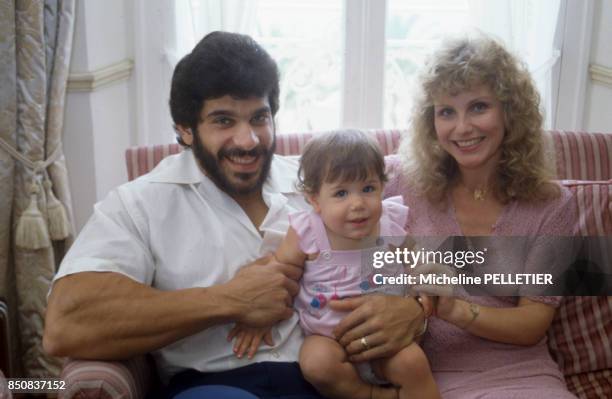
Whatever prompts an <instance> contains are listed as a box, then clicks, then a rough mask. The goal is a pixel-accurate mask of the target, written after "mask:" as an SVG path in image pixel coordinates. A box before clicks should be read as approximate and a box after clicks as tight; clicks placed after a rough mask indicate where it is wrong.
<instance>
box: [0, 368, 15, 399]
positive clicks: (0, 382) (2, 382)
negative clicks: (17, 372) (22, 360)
mask: <svg viewBox="0 0 612 399" xmlns="http://www.w3.org/2000/svg"><path fill="white" fill-rule="evenodd" d="M12 397H13V396H12V395H11V391H9V390H8V386H7V385H6V378H5V377H4V374H2V370H0V399H11V398H12Z"/></svg>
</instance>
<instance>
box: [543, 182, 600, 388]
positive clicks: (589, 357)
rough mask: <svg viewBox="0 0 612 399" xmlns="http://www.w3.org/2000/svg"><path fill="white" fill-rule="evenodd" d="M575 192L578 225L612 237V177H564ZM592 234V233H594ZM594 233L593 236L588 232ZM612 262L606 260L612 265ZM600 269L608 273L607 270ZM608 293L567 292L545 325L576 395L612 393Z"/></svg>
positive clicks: (585, 232)
mask: <svg viewBox="0 0 612 399" xmlns="http://www.w3.org/2000/svg"><path fill="white" fill-rule="evenodd" d="M562 184H563V185H564V186H566V187H568V188H569V189H570V190H571V191H572V192H573V193H574V195H575V197H576V206H577V207H578V218H579V220H578V223H579V226H578V230H579V232H580V235H582V236H591V237H593V236H598V237H597V238H601V240H602V243H601V245H604V246H607V247H605V248H604V251H603V252H604V256H606V253H605V250H607V256H608V257H609V256H610V255H611V254H610V251H612V248H610V245H609V244H610V239H611V238H612V201H611V200H612V180H611V181H608V182H587V181H563V182H562ZM597 238H595V239H597ZM591 239H594V238H591ZM611 265H612V263H607V264H604V265H603V266H604V267H607V268H609V267H611ZM604 273H608V274H609V273H610V271H609V270H605V271H604ZM610 337H612V297H609V296H573V297H566V298H564V300H563V303H562V305H561V306H560V307H559V309H558V311H557V314H556V315H555V319H554V320H553V323H552V326H551V328H550V329H549V330H548V339H549V348H550V351H551V354H552V356H553V357H554V358H555V360H556V361H557V363H558V364H559V367H560V368H561V370H562V371H563V373H564V375H565V377H566V381H567V384H568V388H570V390H571V391H572V392H574V393H575V394H576V395H578V396H579V397H612V382H611V376H612V344H611V342H610Z"/></svg>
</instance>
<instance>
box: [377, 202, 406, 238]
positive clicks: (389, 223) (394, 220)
mask: <svg viewBox="0 0 612 399" xmlns="http://www.w3.org/2000/svg"><path fill="white" fill-rule="evenodd" d="M407 220H408V207H407V206H406V205H404V200H403V198H402V196H401V195H398V196H395V197H391V198H387V199H386V200H384V201H383V211H382V217H381V225H380V235H381V236H383V237H385V238H386V241H387V243H389V244H391V245H394V246H396V247H397V246H400V245H402V244H403V243H404V240H405V238H406V229H405V228H404V227H405V226H406V221H407Z"/></svg>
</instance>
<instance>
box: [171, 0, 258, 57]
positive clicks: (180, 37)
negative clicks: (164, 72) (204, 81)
mask: <svg viewBox="0 0 612 399" xmlns="http://www.w3.org/2000/svg"><path fill="white" fill-rule="evenodd" d="M256 10H257V0H176V1H175V3H174V14H175V26H176V32H175V33H176V37H175V40H174V43H173V44H174V45H173V46H172V48H170V49H167V53H168V57H169V61H170V63H171V64H172V66H174V65H176V63H177V62H178V61H179V60H180V59H181V57H182V56H183V55H185V54H187V53H189V52H190V51H191V50H192V49H193V47H194V46H195V45H196V44H197V42H198V41H199V40H200V39H201V38H202V37H204V35H206V34H207V33H209V32H212V31H216V30H224V31H229V32H237V33H244V34H247V35H252V34H253V31H254V29H255V18H254V15H255V11H256Z"/></svg>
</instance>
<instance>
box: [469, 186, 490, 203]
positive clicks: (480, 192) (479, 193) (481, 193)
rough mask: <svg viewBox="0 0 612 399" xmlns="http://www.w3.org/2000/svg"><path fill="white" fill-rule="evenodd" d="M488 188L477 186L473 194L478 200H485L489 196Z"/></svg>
mask: <svg viewBox="0 0 612 399" xmlns="http://www.w3.org/2000/svg"><path fill="white" fill-rule="evenodd" d="M487 192H488V190H487V189H486V188H475V189H474V191H473V192H472V196H473V197H474V199H475V200H476V201H484V200H485V197H486V196H487Z"/></svg>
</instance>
